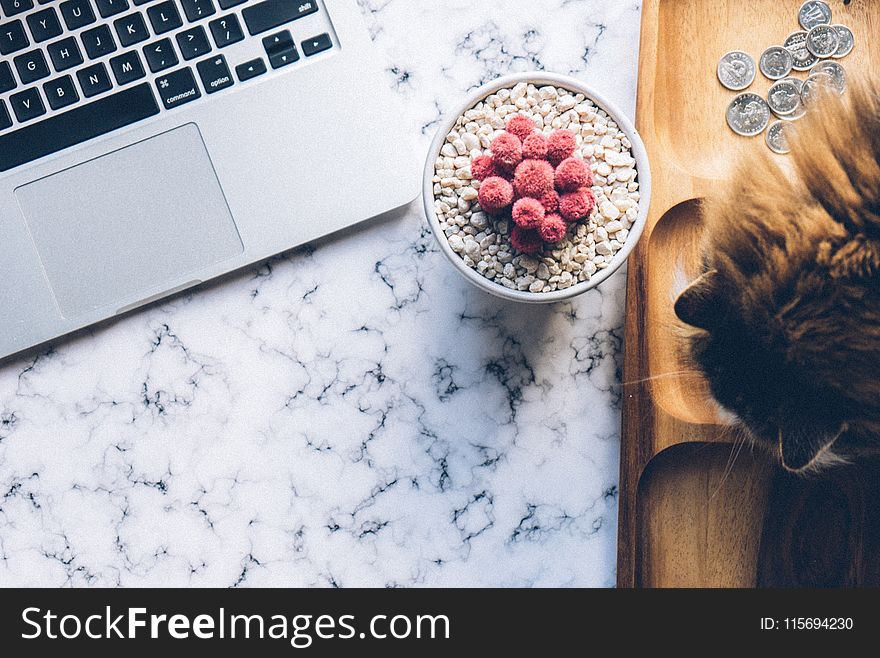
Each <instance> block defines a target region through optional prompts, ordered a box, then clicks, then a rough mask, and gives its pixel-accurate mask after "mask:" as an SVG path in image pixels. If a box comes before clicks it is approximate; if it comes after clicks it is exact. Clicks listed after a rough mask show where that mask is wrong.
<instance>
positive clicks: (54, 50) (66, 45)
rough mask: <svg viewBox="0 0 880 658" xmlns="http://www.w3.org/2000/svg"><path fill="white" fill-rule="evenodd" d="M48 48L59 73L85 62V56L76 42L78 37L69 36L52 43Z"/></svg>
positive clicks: (53, 64)
mask: <svg viewBox="0 0 880 658" xmlns="http://www.w3.org/2000/svg"><path fill="white" fill-rule="evenodd" d="M46 50H48V51H49V57H50V58H51V59H52V66H54V67H55V70H56V71H58V72H59V73H61V72H62V71H66V70H67V69H70V68H73V67H74V66H79V65H80V64H82V63H83V56H82V53H81V52H80V51H79V46H78V45H77V43H76V37H67V38H66V39H62V40H61V41H56V42H55V43H50V44H49V45H48V46H47V47H46Z"/></svg>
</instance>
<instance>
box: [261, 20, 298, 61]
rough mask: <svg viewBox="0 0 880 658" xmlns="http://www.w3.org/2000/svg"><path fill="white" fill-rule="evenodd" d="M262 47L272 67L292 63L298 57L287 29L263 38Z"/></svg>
mask: <svg viewBox="0 0 880 658" xmlns="http://www.w3.org/2000/svg"><path fill="white" fill-rule="evenodd" d="M263 48H265V50H266V54H267V55H268V56H269V64H271V65H272V68H273V69H280V68H281V67H282V66H287V65H288V64H293V63H294V62H295V61H296V60H298V59H299V53H298V52H297V51H296V44H295V43H294V42H293V37H292V36H291V35H290V32H289V31H288V30H284V31H283V32H279V33H278V34H273V35H271V36H268V37H265V38H264V39H263Z"/></svg>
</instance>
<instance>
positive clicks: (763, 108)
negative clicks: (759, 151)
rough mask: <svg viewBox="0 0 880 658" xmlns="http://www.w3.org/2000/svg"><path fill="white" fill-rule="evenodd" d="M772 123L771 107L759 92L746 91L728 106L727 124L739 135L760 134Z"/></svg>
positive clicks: (750, 135)
mask: <svg viewBox="0 0 880 658" xmlns="http://www.w3.org/2000/svg"><path fill="white" fill-rule="evenodd" d="M768 123H770V107H769V106H768V105H767V101H765V100H764V99H763V98H761V97H760V96H758V94H751V93H745V94H740V95H739V96H737V97H736V98H734V99H733V100H732V101H731V102H730V105H729V106H728V108H727V125H728V126H730V129H731V130H732V131H733V132H735V133H736V134H737V135H742V136H743V137H754V136H755V135H760V134H761V133H762V132H763V130H764V128H766V127H767V124H768Z"/></svg>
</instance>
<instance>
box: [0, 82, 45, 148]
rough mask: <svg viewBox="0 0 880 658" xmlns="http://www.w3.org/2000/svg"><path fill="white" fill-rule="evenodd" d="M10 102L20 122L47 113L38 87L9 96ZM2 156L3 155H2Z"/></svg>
mask: <svg viewBox="0 0 880 658" xmlns="http://www.w3.org/2000/svg"><path fill="white" fill-rule="evenodd" d="M9 103H10V105H12V109H13V111H14V112H15V116H16V118H17V119H18V121H19V123H24V122H25V121H30V120H32V119H36V118H37V117H38V116H42V115H43V114H46V106H45V105H43V99H42V98H40V91H39V90H38V89H37V88H36V87H31V88H30V89H25V90H24V91H20V92H18V93H17V94H12V96H10V97H9ZM0 157H2V156H0Z"/></svg>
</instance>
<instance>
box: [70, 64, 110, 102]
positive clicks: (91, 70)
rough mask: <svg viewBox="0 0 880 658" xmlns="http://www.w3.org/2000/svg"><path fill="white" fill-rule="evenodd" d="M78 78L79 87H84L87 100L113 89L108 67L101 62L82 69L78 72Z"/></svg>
mask: <svg viewBox="0 0 880 658" xmlns="http://www.w3.org/2000/svg"><path fill="white" fill-rule="evenodd" d="M76 77H77V78H79V86H80V87H82V90H83V96H85V97H86V98H91V97H92V96H97V95H98V94H103V93H104V92H105V91H110V89H111V88H112V87H113V82H112V81H111V80H110V75H109V74H108V73H107V67H106V66H104V65H103V64H102V63H100V62H98V63H97V64H92V65H91V66H87V67H86V68H84V69H80V70H79V71H77V72H76Z"/></svg>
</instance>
